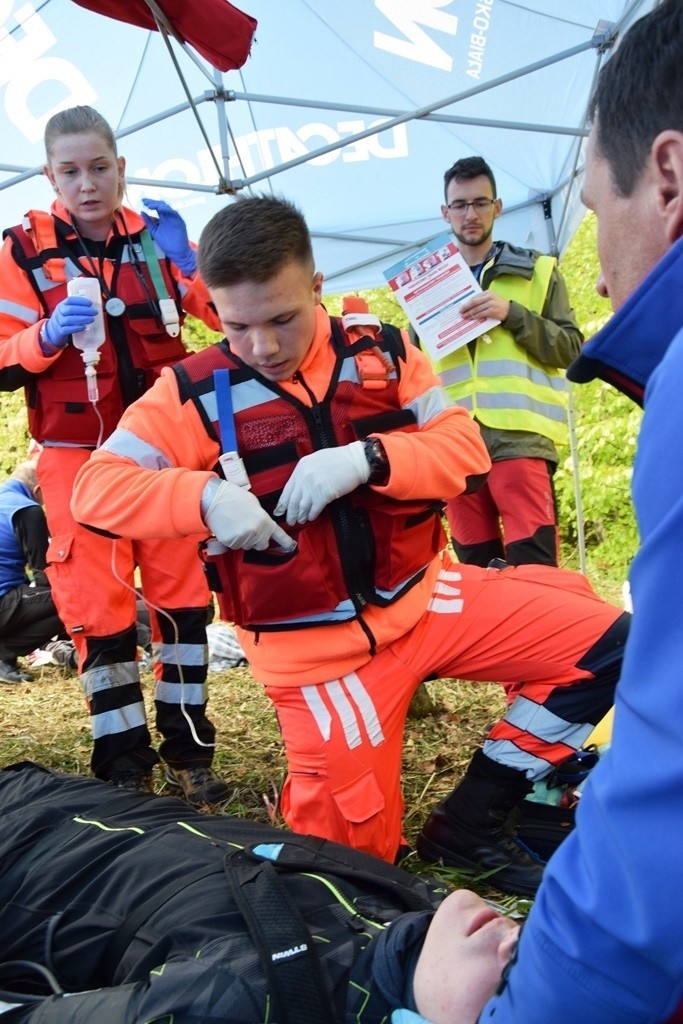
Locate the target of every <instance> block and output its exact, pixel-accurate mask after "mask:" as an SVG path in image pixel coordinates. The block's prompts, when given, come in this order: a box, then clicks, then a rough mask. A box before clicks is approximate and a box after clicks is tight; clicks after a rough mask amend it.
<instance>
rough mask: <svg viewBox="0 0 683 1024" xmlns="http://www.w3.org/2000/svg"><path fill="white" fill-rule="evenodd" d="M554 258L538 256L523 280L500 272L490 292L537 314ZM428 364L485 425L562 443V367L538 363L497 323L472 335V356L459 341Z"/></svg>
mask: <svg viewBox="0 0 683 1024" xmlns="http://www.w3.org/2000/svg"><path fill="white" fill-rule="evenodd" d="M556 262H557V261H556V260H555V258H554V257H552V256H538V257H537V258H536V262H535V264H534V272H533V274H532V276H531V278H530V279H529V280H526V278H524V277H519V276H518V275H515V274H501V275H500V277H497V278H495V280H493V281H492V282H491V284H490V286H489V287H490V290H491V291H492V292H496V294H498V295H501V296H502V297H503V298H505V299H510V300H512V301H513V302H519V303H520V305H522V306H525V307H526V309H530V310H532V311H533V312H535V313H540V312H541V311H542V309H543V307H544V305H545V300H546V296H547V294H548V288H549V287H550V279H551V277H552V273H553V270H554V268H555V264H556ZM487 338H489V339H490V341H487V340H486V339H487ZM433 367H434V370H435V372H436V373H438V374H439V376H440V377H441V381H442V383H443V385H444V387H445V388H446V391H447V392H448V394H449V395H450V396H451V398H452V399H453V400H454V401H455V402H456V404H457V405H462V406H464V407H465V408H466V409H468V410H469V411H470V412H471V413H472V415H473V416H474V417H475V419H477V420H478V421H479V422H480V423H483V424H484V425H485V426H487V427H496V428H498V429H499V430H528V431H530V432H532V433H535V434H542V435H543V436H544V437H548V438H550V440H551V441H553V442H555V443H561V442H562V441H564V439H565V425H566V421H567V382H566V379H565V375H564V371H563V370H560V369H556V368H555V367H550V366H544V365H543V364H542V363H539V362H538V360H537V359H534V357H533V356H531V355H530V354H529V353H528V352H527V351H526V350H525V349H523V348H522V347H521V345H518V344H517V342H516V341H515V338H514V335H513V334H512V332H511V331H509V330H507V329H506V328H505V327H503V326H502V325H500V324H499V325H498V327H494V328H493V330H491V331H488V332H487V335H485V336H483V337H481V338H478V339H477V343H476V346H475V355H474V359H473V358H472V356H471V354H470V350H469V346H468V345H463V346H462V347H461V348H459V349H457V350H456V351H455V352H452V353H450V355H447V356H446V357H445V358H444V359H439V360H438V361H436V362H434V363H433Z"/></svg>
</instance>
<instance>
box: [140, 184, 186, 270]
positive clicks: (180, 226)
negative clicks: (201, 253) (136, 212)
mask: <svg viewBox="0 0 683 1024" xmlns="http://www.w3.org/2000/svg"><path fill="white" fill-rule="evenodd" d="M142 201H143V203H144V204H145V206H147V207H149V209H150V210H154V211H155V212H156V213H157V214H158V216H157V217H150V215H149V214H148V213H145V211H144V210H142V211H141V213H140V216H141V217H142V219H143V220H144V222H145V224H146V225H147V230H148V231H149V233H150V235H151V236H152V238H153V239H154V241H155V242H156V243H157V245H158V246H159V248H160V249H163V251H164V255H166V256H168V258H169V259H170V260H173V262H174V263H175V265H176V267H179V268H180V270H182V272H183V274H185V276H186V277H189V275H190V274H193V273H194V272H195V270H196V269H197V254H196V252H195V251H194V249H193V248H192V247H191V245H190V240H189V238H188V237H187V228H186V227H185V221H184V220H183V218H182V217H181V216H180V214H179V213H178V212H177V211H176V210H174V209H173V207H172V206H169V205H168V203H165V202H164V201H163V199H143V200H142Z"/></svg>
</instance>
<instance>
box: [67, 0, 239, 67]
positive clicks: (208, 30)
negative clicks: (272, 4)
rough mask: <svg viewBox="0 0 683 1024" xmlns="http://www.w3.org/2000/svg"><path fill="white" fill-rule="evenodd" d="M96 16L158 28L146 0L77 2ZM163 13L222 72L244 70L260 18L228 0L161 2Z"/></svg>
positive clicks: (185, 40)
mask: <svg viewBox="0 0 683 1024" xmlns="http://www.w3.org/2000/svg"><path fill="white" fill-rule="evenodd" d="M74 3H77V4H78V5H79V7H85V8H87V10H89V11H94V12H95V14H103V15H105V16H106V17H108V18H114V19H116V21H125V22H127V23H128V24H129V25H138V26H140V28H146V29H155V30H156V29H157V23H156V19H155V17H154V14H153V13H152V9H151V7H150V6H149V5H148V4H147V3H146V2H145V0H74ZM153 6H154V7H156V8H157V9H158V10H159V11H161V12H162V13H163V15H164V16H165V17H166V19H167V20H168V22H169V23H170V24H171V25H172V27H173V29H174V30H175V32H176V33H177V34H178V35H179V36H180V38H181V39H182V40H183V42H185V43H189V45H190V46H192V47H193V48H194V49H195V50H196V51H197V53H199V54H200V55H201V56H202V57H204V59H205V60H208V61H209V63H210V64H212V65H213V67H215V68H217V69H218V70H219V71H232V70H234V69H236V68H241V67H242V65H243V64H244V62H245V61H246V59H247V57H248V56H249V51H250V49H251V43H252V39H253V37H254V32H255V31H256V25H257V22H256V19H255V18H252V17H251V16H250V15H249V14H245V13H244V11H240V10H239V9H238V8H237V7H233V5H232V4H231V3H228V0H201V2H199V3H187V0H159V2H158V3H155V4H154V5H153Z"/></svg>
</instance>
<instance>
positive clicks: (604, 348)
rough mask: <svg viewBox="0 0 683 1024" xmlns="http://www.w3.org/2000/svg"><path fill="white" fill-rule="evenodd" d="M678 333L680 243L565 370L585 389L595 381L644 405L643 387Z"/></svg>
mask: <svg viewBox="0 0 683 1024" xmlns="http://www.w3.org/2000/svg"><path fill="white" fill-rule="evenodd" d="M681 327H683V239H679V241H678V242H676V244H675V245H673V246H672V247H671V249H670V250H669V251H668V253H667V254H666V256H664V257H663V258H662V259H661V260H660V261H659V263H657V265H656V266H655V267H654V268H653V269H652V270H651V271H650V273H649V274H648V276H647V277H646V278H645V279H644V280H643V281H642V282H641V284H640V285H639V286H638V288H637V289H636V290H635V292H634V293H633V294H632V295H631V296H630V298H629V299H628V300H627V302H625V303H624V305H623V306H622V307H621V309H620V310H619V311H618V312H617V313H615V314H614V316H613V317H612V318H611V319H610V320H609V321H608V322H607V324H605V326H604V327H603V328H602V330H601V331H598V333H597V334H596V335H594V336H593V337H592V338H591V339H590V341H588V342H586V344H585V345H584V347H583V350H582V352H581V355H580V356H579V357H578V359H575V360H574V362H573V363H572V364H571V366H570V367H569V369H568V370H567V376H568V377H569V379H570V380H573V381H576V382H577V383H580V384H584V383H586V381H589V380H593V379H594V378H595V377H600V378H601V379H602V380H605V381H607V382H608V383H609V384H612V385H613V386H614V387H616V388H618V389H619V391H623V392H624V394H625V395H628V397H629V398H632V399H633V401H634V402H637V403H638V405H642V404H643V395H644V392H645V387H646V385H647V382H648V380H649V379H650V375H651V374H652V372H653V370H654V369H655V368H656V367H657V366H658V365H659V363H660V362H661V361H662V359H663V358H664V354H665V353H666V350H667V349H668V347H669V345H670V344H671V342H672V340H673V338H674V337H675V335H676V334H677V333H678V331H679V330H680V329H681Z"/></svg>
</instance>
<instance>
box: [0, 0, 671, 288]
mask: <svg viewBox="0 0 683 1024" xmlns="http://www.w3.org/2000/svg"><path fill="white" fill-rule="evenodd" d="M188 2H190V3H191V2H195V3H201V0H188ZM147 3H148V4H149V6H150V7H152V8H154V7H156V4H154V3H153V2H152V0H147ZM158 3H159V6H160V7H161V8H163V0H158ZM653 5H654V0H572V2H571V3H566V2H563V0H344V2H343V3H340V2H339V0H287V2H284V0H276V2H273V0H245V3H244V6H243V9H244V10H245V11H246V12H247V13H248V14H250V15H252V16H253V17H255V18H256V19H257V20H258V28H257V30H256V35H255V42H254V45H253V47H252V51H251V55H250V57H249V58H248V60H247V61H246V63H245V65H244V67H243V68H242V69H241V70H239V71H228V72H226V73H220V72H217V71H215V70H214V69H213V68H211V67H210V65H208V64H207V63H206V62H205V61H203V60H202V59H200V58H199V57H198V56H197V55H196V54H195V53H194V51H192V50H191V48H189V47H182V46H181V45H179V44H178V43H177V42H176V41H175V40H172V39H169V38H168V37H166V36H165V35H164V34H163V33H158V32H147V31H145V30H143V29H140V28H135V27H132V26H130V25H126V24H123V23H121V22H118V21H114V20H112V19H110V18H105V17H103V16H101V15H98V14H94V13H92V12H91V11H88V10H84V9H83V8H81V7H79V6H77V5H76V4H75V3H72V2H71V0H32V2H26V0H0V82H2V85H3V86H4V89H3V100H4V104H3V108H2V111H1V112H0V139H1V140H2V141H1V143H0V226H2V227H5V226H10V225H12V224H14V223H17V222H18V221H19V220H20V218H21V216H22V214H23V213H24V212H25V210H27V209H29V208H31V207H43V208H44V207H46V206H47V205H49V203H50V201H51V194H50V190H49V188H48V185H47V182H46V181H45V179H44V178H42V177H40V170H41V167H42V164H43V161H44V154H43V148H42V132H43V127H44V124H45V121H46V120H47V118H48V117H49V116H50V115H51V114H53V113H54V112H55V111H56V110H57V109H59V108H61V107H67V106H71V105H73V104H76V103H88V104H92V105H93V106H96V107H97V109H98V110H99V111H100V112H101V113H102V114H103V115H104V116H105V117H106V118H107V119H108V120H109V122H110V123H111V124H112V126H113V127H114V128H115V129H116V131H117V134H118V135H119V137H120V142H119V149H120V152H121V153H122V154H123V155H124V156H125V157H126V158H127V177H128V181H129V200H130V201H131V203H132V204H133V205H134V206H138V205H139V199H140V196H141V195H151V196H155V197H158V198H159V197H161V198H165V199H167V200H168V201H169V202H171V203H172V204H173V205H174V206H175V207H176V208H177V209H179V210H180V211H181V212H182V213H183V215H184V217H185V218H186V220H187V223H188V226H189V229H190V234H191V236H192V237H194V238H197V237H198V236H199V233H200V231H201V228H202V227H203V225H204V224H205V223H206V221H207V220H208V219H209V217H210V216H211V215H212V214H213V213H214V212H215V211H216V210H217V209H219V208H220V206H221V205H223V204H224V203H226V202H230V201H232V197H233V196H234V195H236V194H238V193H240V192H242V191H253V192H262V191H272V192H275V193H277V194H281V195H286V196H287V197H288V198H290V199H292V200H293V201H294V202H296V203H297V205H299V206H300V208H301V209H302V210H303V212H304V213H305V215H306V218H307V220H308V223H309V225H310V227H311V230H312V232H313V236H314V245H315V251H316V260H317V265H318V268H319V269H320V270H322V271H323V272H324V274H325V277H326V281H327V290H328V292H339V291H342V290H347V289H359V288H365V287H372V286H377V285H382V284H384V278H383V276H382V270H383V268H385V267H387V266H389V265H390V264H391V263H393V262H395V261H396V259H397V257H398V256H399V255H400V254H401V253H403V252H405V251H406V250H408V249H411V248H413V247H415V246H417V245H419V244H422V243H423V242H424V241H425V240H427V239H429V238H431V237H434V236H435V235H437V234H438V233H440V232H441V231H442V230H443V228H444V224H443V220H442V219H441V215H440V209H439V207H440V204H441V202H442V182H443V171H444V170H445V168H446V167H448V166H449V165H450V164H451V163H452V162H453V161H454V160H456V159H458V158H460V157H462V156H467V155H471V154H481V155H482V156H484V157H485V158H486V159H487V160H488V161H489V163H490V164H491V165H492V167H493V169H494V172H495V174H496V177H497V181H498V191H499V194H500V196H501V197H502V199H503V201H504V206H505V210H504V214H503V217H502V219H501V221H500V222H499V225H498V227H497V236H498V237H501V238H506V239H508V240H510V241H513V242H516V243H518V244H522V245H531V246H534V247H536V248H538V249H540V250H542V251H545V252H550V251H555V252H561V251H562V250H563V248H564V247H565V245H566V243H567V242H568V240H569V238H570V237H571V235H572V233H573V230H574V228H575V226H576V224H577V223H578V219H579V218H580V216H581V213H582V208H581V206H580V202H579V198H578V191H579V189H578V187H577V186H578V183H579V180H580V173H581V145H582V141H583V138H584V136H585V128H584V125H585V114H586V106H587V102H588V97H589V95H590V92H591V89H592V85H593V83H594V80H595V75H596V72H597V69H598V68H599V66H600V63H601V61H602V60H604V59H605V58H606V56H608V54H609V48H610V45H611V41H612V39H613V37H614V35H615V34H617V35H618V33H619V32H621V31H623V29H624V28H625V27H627V26H628V24H630V23H631V22H632V21H633V20H634V19H635V18H637V17H640V16H641V15H643V14H645V13H647V11H648V10H649V9H651V8H652V6H653ZM240 6H242V5H240ZM157 9H158V8H157Z"/></svg>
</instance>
